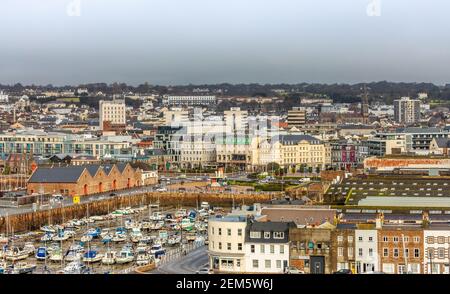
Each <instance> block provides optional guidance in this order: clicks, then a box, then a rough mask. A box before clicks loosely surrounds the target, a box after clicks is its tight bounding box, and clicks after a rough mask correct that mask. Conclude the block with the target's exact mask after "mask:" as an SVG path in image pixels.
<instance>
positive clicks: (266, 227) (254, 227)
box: [245, 222, 295, 243]
mask: <svg viewBox="0 0 450 294" xmlns="http://www.w3.org/2000/svg"><path fill="white" fill-rule="evenodd" d="M290 227H295V223H293V222H253V223H252V222H250V223H249V224H248V225H247V228H246V234H245V242H250V243H287V242H289V228H290ZM250 232H261V238H250ZM264 232H270V238H268V239H266V238H264ZM274 232H283V233H284V237H283V238H282V239H275V238H273V233H274Z"/></svg>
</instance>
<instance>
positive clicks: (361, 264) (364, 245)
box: [355, 229, 380, 273]
mask: <svg viewBox="0 0 450 294" xmlns="http://www.w3.org/2000/svg"><path fill="white" fill-rule="evenodd" d="M355 239H356V241H355V261H356V272H357V273H365V272H372V271H380V269H379V258H378V230H376V229H367V230H365V229H357V230H355Z"/></svg>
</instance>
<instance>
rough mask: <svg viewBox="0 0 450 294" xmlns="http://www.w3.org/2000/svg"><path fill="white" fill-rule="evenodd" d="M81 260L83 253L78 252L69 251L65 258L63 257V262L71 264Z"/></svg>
mask: <svg viewBox="0 0 450 294" xmlns="http://www.w3.org/2000/svg"><path fill="white" fill-rule="evenodd" d="M82 258H83V252H82V251H79V250H70V249H69V251H68V252H67V253H66V256H65V257H64V260H65V261H68V262H72V261H79V260H81V259H82Z"/></svg>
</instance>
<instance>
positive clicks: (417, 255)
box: [414, 248, 420, 258]
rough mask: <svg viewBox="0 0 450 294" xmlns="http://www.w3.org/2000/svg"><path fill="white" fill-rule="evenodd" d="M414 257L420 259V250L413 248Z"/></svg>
mask: <svg viewBox="0 0 450 294" xmlns="http://www.w3.org/2000/svg"><path fill="white" fill-rule="evenodd" d="M414 257H415V258H419V257H420V249H419V248H414Z"/></svg>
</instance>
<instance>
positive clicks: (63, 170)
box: [28, 166, 85, 183]
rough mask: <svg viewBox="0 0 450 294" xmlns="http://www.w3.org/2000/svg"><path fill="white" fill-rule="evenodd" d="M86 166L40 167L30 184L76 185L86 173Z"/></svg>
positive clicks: (32, 176) (31, 178)
mask: <svg viewBox="0 0 450 294" xmlns="http://www.w3.org/2000/svg"><path fill="white" fill-rule="evenodd" d="M84 168H85V167H84V166H71V167H53V168H47V167H45V168H43V167H40V168H38V169H36V170H35V171H34V173H33V174H32V175H31V177H30V179H29V181H28V182H29V183H76V182H77V181H78V179H79V178H80V176H81V174H82V173H83V171H84Z"/></svg>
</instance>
